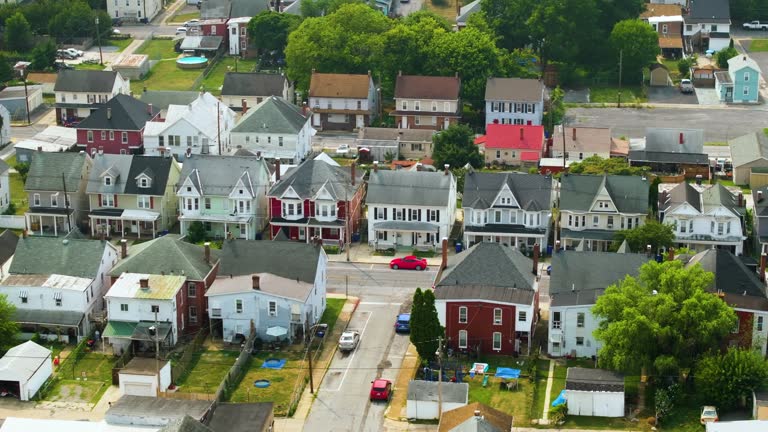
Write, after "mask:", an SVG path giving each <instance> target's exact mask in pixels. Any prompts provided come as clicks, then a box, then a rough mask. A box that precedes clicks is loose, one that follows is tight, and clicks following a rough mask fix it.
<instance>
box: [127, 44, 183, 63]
mask: <svg viewBox="0 0 768 432" xmlns="http://www.w3.org/2000/svg"><path fill="white" fill-rule="evenodd" d="M174 45H175V43H174V41H173V40H171V39H152V40H150V41H149V42H147V43H145V44H144V45H142V46H141V47H140V48H139V49H138V50H136V54H146V55H148V56H149V59H150V60H160V59H175V58H176V57H178V56H179V54H178V53H177V52H176V51H174V49H173V47H174Z"/></svg>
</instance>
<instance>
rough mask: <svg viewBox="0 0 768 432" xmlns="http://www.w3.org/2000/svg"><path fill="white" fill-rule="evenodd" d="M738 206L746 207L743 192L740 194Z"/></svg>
mask: <svg viewBox="0 0 768 432" xmlns="http://www.w3.org/2000/svg"><path fill="white" fill-rule="evenodd" d="M738 205H739V207H744V194H743V193H741V192H739V198H738Z"/></svg>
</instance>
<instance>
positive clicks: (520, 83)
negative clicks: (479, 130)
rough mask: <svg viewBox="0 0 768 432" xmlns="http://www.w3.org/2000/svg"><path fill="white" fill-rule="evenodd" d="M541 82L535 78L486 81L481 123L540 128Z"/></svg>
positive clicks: (541, 107) (489, 79) (542, 98)
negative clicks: (483, 119)
mask: <svg viewBox="0 0 768 432" xmlns="http://www.w3.org/2000/svg"><path fill="white" fill-rule="evenodd" d="M544 91H545V89H544V83H543V82H542V81H541V80H537V79H525V78H494V77H491V78H488V81H486V83H485V123H486V124H488V125H491V124H514V125H529V126H530V125H534V126H538V125H541V120H542V116H543V114H544Z"/></svg>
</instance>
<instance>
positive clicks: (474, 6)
mask: <svg viewBox="0 0 768 432" xmlns="http://www.w3.org/2000/svg"><path fill="white" fill-rule="evenodd" d="M477 12H480V0H475V1H473V2H472V3H469V4H467V5H464V6H462V7H461V9H459V16H458V17H457V18H456V22H457V23H458V24H466V23H467V20H469V17H470V16H472V15H473V14H475V13H477Z"/></svg>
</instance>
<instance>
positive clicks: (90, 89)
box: [53, 69, 131, 125]
mask: <svg viewBox="0 0 768 432" xmlns="http://www.w3.org/2000/svg"><path fill="white" fill-rule="evenodd" d="M53 93H54V95H55V99H56V104H55V106H56V123H57V124H59V125H61V124H67V125H69V124H73V123H77V122H79V121H80V120H82V119H84V118H86V117H88V116H89V115H91V112H93V111H94V110H96V108H98V105H99V104H103V103H107V101H109V100H110V99H112V98H113V97H115V96H117V95H119V94H130V93H131V83H130V81H129V80H127V79H124V78H123V76H122V75H120V73H119V72H114V71H96V70H74V69H63V70H60V71H59V73H58V76H57V77H56V85H55V86H54V87H53Z"/></svg>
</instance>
